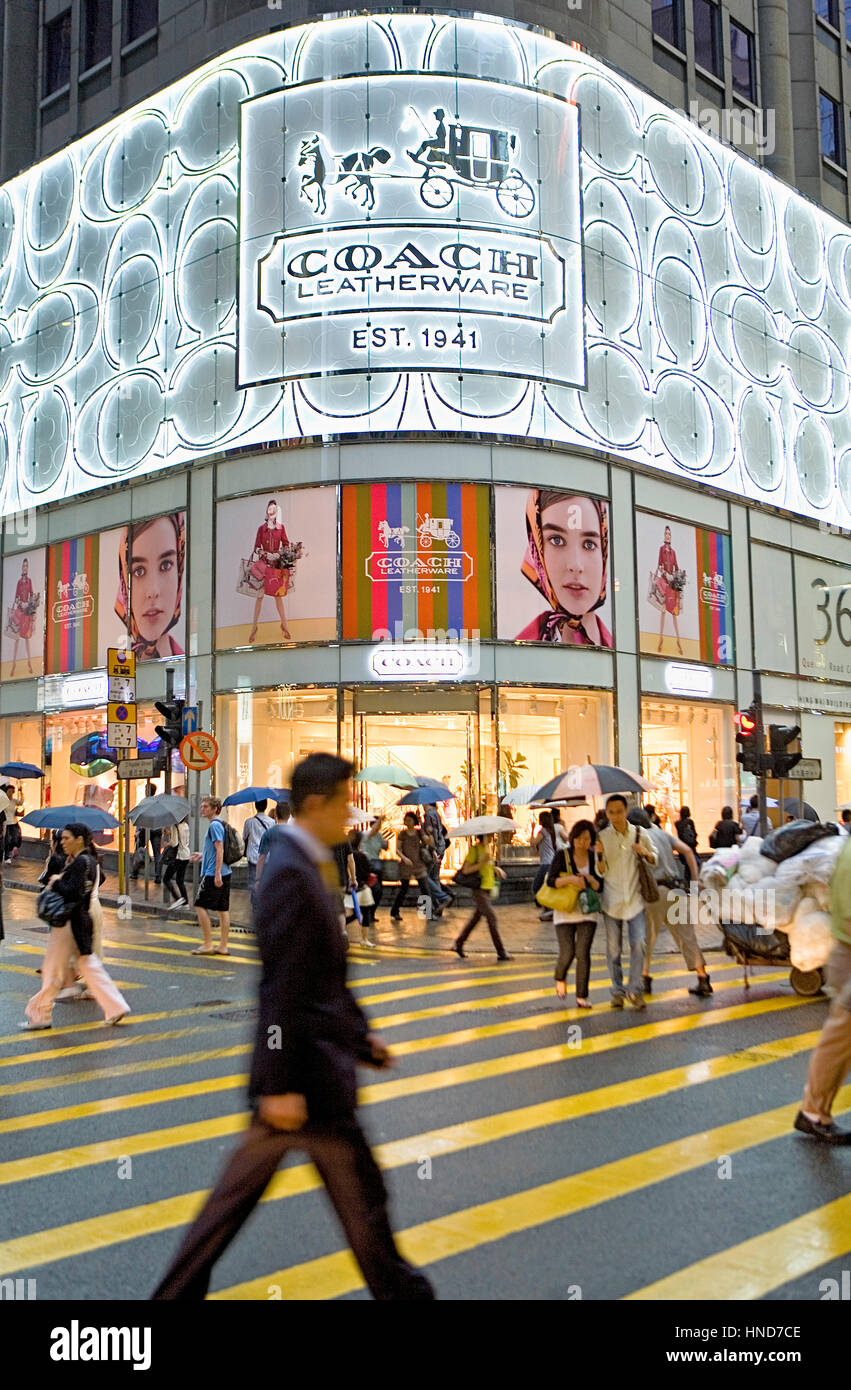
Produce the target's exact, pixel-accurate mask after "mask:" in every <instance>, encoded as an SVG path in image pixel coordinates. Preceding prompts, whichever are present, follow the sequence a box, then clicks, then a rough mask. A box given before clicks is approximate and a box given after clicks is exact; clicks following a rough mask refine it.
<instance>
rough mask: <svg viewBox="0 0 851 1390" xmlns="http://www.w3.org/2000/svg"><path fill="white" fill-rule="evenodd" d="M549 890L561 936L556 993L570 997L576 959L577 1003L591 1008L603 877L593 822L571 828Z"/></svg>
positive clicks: (554, 866)
mask: <svg viewBox="0 0 851 1390" xmlns="http://www.w3.org/2000/svg"><path fill="white" fill-rule="evenodd" d="M547 887H548V888H549V890H550V893H551V898H550V901H551V903H552V908H553V925H554V926H555V929H556V936H557V937H558V960H557V962H556V968H555V982H556V994H557V995H558V997H559V999H564V998H566V996H567V972H568V970H569V969H570V967H571V965H572V964H573V962H574V959H575V960H576V1004H577V1007H578V1008H580V1009H591V1008H593V1005H592V1004H591V1002H590V1001H589V999H588V981H589V980H590V978H591V943H592V942H593V940H594V933H595V932H596V930H597V923H598V921H599V915H598V914H599V913H600V912H601V911H602V900H601V898H600V894H601V893H602V891H603V875H602V872H601V871H600V868H599V866H598V864H597V832H596V830H595V829H594V826H593V825H592V823H591V821H590V820H578V821H576V823H575V824H574V825H573V826H572V827H571V830H570V834H569V836H568V846H567V849H560V850H559V851H558V853H557V854H556V855H555V857H554V858H553V861H552V863H551V864H550V867H549V871H548V873H547ZM557 897H558V898H559V903H557V902H556V898H557ZM559 904H560V905H559Z"/></svg>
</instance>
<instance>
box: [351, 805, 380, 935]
mask: <svg viewBox="0 0 851 1390" xmlns="http://www.w3.org/2000/svg"><path fill="white" fill-rule="evenodd" d="M362 839H363V832H362V831H360V830H350V831H349V846H350V849H351V859H352V863H353V864H354V887H350V888H349V892H350V893H351V894H352V899H353V900H354V896H355V894H356V895H357V900H358V907H359V908H360V914H361V921H360V935H361V945H362V946H374V945H375V942H374V941H373V940H372V938H371V936H370V928H371V927H372V924H373V922H374V921H375V899H374V897H373V894H372V888H371V887H370V883H369V880H370V879H371V878H372V869H371V868H370V865H369V860H368V859H367V857H366V855H365V854H364V852H363V850H362V849H361V841H362ZM352 907H353V908H354V901H353V902H352ZM354 920H355V913H354V911H353V912H352V917H351V918H348V917H347V918H346V926H347V927H348V925H349V921H354Z"/></svg>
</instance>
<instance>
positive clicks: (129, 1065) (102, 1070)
mask: <svg viewBox="0 0 851 1390" xmlns="http://www.w3.org/2000/svg"><path fill="white" fill-rule="evenodd" d="M250 1051H251V1048H250V1047H249V1046H247V1045H246V1044H245V1043H239V1044H238V1045H237V1046H235V1047H217V1048H214V1049H213V1050H212V1051H209V1052H184V1053H181V1055H180V1056H179V1057H161V1058H150V1059H148V1060H147V1061H144V1060H143V1061H139V1060H135V1061H133V1062H125V1063H123V1064H122V1063H117V1064H116V1065H115V1066H113V1067H98V1068H97V1069H96V1070H95V1071H72V1072H65V1073H64V1074H62V1075H54V1076H31V1077H28V1078H27V1079H26V1080H25V1081H15V1082H13V1083H12V1085H10V1086H0V1096H21V1095H31V1094H32V1093H33V1092H34V1091H54V1090H62V1089H64V1088H66V1087H68V1086H84V1085H86V1084H89V1083H91V1082H94V1081H111V1080H113V1079H114V1078H116V1077H120V1076H138V1075H141V1073H142V1072H147V1071H170V1070H173V1069H174V1068H175V1067H195V1066H199V1065H201V1064H203V1063H205V1062H217V1061H221V1059H222V1058H223V1057H225V1058H230V1057H244V1056H245V1054H246V1052H250Z"/></svg>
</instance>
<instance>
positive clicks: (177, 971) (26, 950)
mask: <svg viewBox="0 0 851 1390" xmlns="http://www.w3.org/2000/svg"><path fill="white" fill-rule="evenodd" d="M11 949H12V950H13V951H20V952H21V953H23V954H25V955H31V956H41V955H44V951H43V950H42V948H41V947H40V946H12V948H11ZM205 959H206V960H220V961H221V962H222V965H227V964H228V962H229V959H230V958H229V957H228V956H206V957H205ZM104 965H118V966H121V968H122V969H124V970H155V971H156V972H157V974H158V975H162V974H163V973H164V972H165V971H168V973H169V974H172V975H210V976H212V977H213V978H215V979H219V980H220V979H221V978H222V976H223V975H224V974H226V973H227V972H226V971H221V970H210V969H208V968H206V967H204V966H201V965H198V966H187V965H152V964H151V962H150V961H144V962H143V961H137V960H116V958H115V956H113V955H109V956H105V957H104Z"/></svg>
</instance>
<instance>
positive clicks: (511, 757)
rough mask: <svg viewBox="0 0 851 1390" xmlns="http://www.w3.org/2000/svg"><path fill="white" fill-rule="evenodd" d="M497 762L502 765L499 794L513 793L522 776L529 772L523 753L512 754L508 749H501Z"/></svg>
mask: <svg viewBox="0 0 851 1390" xmlns="http://www.w3.org/2000/svg"><path fill="white" fill-rule="evenodd" d="M499 760H500V762H501V764H502V771H501V772H500V774H499V794H500V796H502V795H503V793H504V792H507V791H513V789H514V788H515V787H519V785H520V783H521V781H522V780H523V777H524V775H525V774H526V773H527V772H528V771H529V764H528V763H527V761H526V754H525V753H512V751H511V749H510V748H503V749H502V750H501V751H500V755H499Z"/></svg>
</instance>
